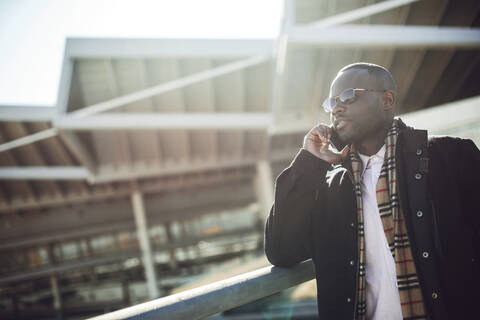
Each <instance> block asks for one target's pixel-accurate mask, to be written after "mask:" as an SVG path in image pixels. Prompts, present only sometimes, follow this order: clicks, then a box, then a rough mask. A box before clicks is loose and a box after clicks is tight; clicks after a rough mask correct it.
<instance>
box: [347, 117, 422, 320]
mask: <svg viewBox="0 0 480 320" xmlns="http://www.w3.org/2000/svg"><path fill="white" fill-rule="evenodd" d="M397 137H398V121H397V120H396V119H395V120H394V121H393V125H392V127H391V128H390V130H389V131H388V133H387V137H386V139H385V146H386V150H385V160H384V162H383V165H382V169H381V171H380V177H379V178H378V182H377V187H376V191H377V193H376V195H377V204H378V210H379V213H380V217H381V221H382V224H383V229H384V231H385V237H386V238H387V242H388V245H389V248H390V251H391V253H392V256H393V259H394V260H395V266H396V271H397V284H398V290H399V294H400V303H401V307H402V314H403V318H404V319H426V313H425V307H424V303H423V298H422V292H421V290H420V286H419V282H418V277H417V272H416V269H415V264H414V262H413V256H412V251H411V248H410V242H409V240H408V234H407V228H406V226H405V220H404V215H403V212H402V208H401V207H400V199H399V197H398V184H397V170H396V168H395V146H396V144H397ZM350 160H351V162H352V170H353V177H354V180H355V195H356V199H357V214H358V248H359V257H360V263H359V268H360V269H359V280H358V281H359V283H358V302H357V310H356V312H357V319H362V320H363V319H365V318H366V310H367V308H366V296H365V286H366V281H365V250H364V249H365V237H364V225H363V210H362V208H363V207H362V193H361V183H362V178H361V172H362V166H363V164H362V161H361V160H360V158H359V156H358V155H357V153H356V151H355V146H352V150H351V152H350Z"/></svg>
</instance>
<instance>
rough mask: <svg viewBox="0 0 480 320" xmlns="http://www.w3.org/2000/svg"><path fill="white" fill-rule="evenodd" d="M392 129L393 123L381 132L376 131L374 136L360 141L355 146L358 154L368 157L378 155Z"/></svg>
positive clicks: (384, 127)
mask: <svg viewBox="0 0 480 320" xmlns="http://www.w3.org/2000/svg"><path fill="white" fill-rule="evenodd" d="M390 127H391V123H389V124H388V125H385V126H383V127H382V128H381V129H380V130H378V131H376V132H375V134H374V135H372V136H369V137H366V138H364V139H363V140H362V141H358V142H357V143H356V144H355V146H356V147H357V150H358V152H359V153H361V154H364V155H367V156H371V155H374V154H376V153H377V152H378V150H380V149H381V148H382V146H383V145H384V144H385V138H386V137H387V133H388V130H389V129H390Z"/></svg>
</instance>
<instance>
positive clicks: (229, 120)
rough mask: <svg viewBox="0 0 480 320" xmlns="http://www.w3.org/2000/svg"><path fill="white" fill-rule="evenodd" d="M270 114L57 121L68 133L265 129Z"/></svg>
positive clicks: (117, 116) (160, 115) (129, 115)
mask: <svg viewBox="0 0 480 320" xmlns="http://www.w3.org/2000/svg"><path fill="white" fill-rule="evenodd" d="M271 123H272V116H271V114H270V113H266V112H265V113H261V112H257V113H233V112H232V113H215V112H213V113H209V112H199V113H131V112H124V113H108V114H99V115H95V116H90V117H87V118H85V119H77V118H74V117H71V116H67V117H63V118H60V119H58V121H57V123H56V125H57V127H58V128H61V129H68V130H170V129H208V130H212V129H267V128H268V127H269V126H270V125H271Z"/></svg>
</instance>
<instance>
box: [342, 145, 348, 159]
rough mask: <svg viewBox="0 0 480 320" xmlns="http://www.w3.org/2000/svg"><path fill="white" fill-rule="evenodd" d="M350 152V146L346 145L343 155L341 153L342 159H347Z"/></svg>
mask: <svg viewBox="0 0 480 320" xmlns="http://www.w3.org/2000/svg"><path fill="white" fill-rule="evenodd" d="M349 152H350V146H346V147H345V148H343V150H342V155H341V157H342V159H345V158H346V157H347V155H348V153H349Z"/></svg>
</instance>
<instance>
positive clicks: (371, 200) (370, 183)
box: [359, 145, 403, 320]
mask: <svg viewBox="0 0 480 320" xmlns="http://www.w3.org/2000/svg"><path fill="white" fill-rule="evenodd" d="M359 155H360V159H361V160H362V163H363V173H362V186H361V187H362V202H363V220H364V227H365V258H366V261H365V262H366V265H365V280H366V299H367V301H366V302H367V319H370V320H380V319H389V320H390V319H403V318H402V308H401V305H400V296H399V293H398V286H397V273H396V270H395V261H394V260H393V256H392V254H391V252H390V249H389V248H388V243H387V238H386V237H385V232H384V231H383V225H382V221H381V218H380V214H379V211H378V204H377V197H376V189H377V181H378V177H379V176H380V171H381V169H382V164H383V159H384V157H385V145H383V147H382V148H381V149H380V150H379V151H378V152H377V153H376V154H374V155H372V156H370V157H369V156H366V155H363V154H359Z"/></svg>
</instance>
